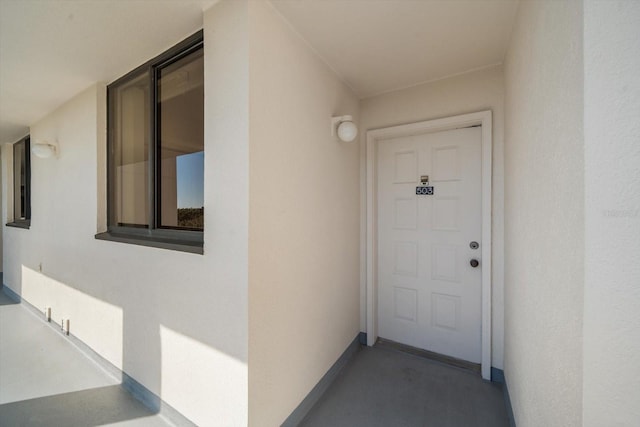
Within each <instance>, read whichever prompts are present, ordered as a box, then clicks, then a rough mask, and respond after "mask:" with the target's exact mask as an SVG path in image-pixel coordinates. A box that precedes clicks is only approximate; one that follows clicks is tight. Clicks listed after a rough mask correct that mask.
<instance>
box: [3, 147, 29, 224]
mask: <svg viewBox="0 0 640 427" xmlns="http://www.w3.org/2000/svg"><path fill="white" fill-rule="evenodd" d="M20 144H24V148H23V150H24V151H23V152H24V169H25V171H24V172H25V190H24V192H25V207H24V210H25V218H24V219H23V218H16V217H15V216H16V203H17V202H18V201H19V200H20V198H19V197H18V195H16V194H15V188H16V184H15V183H16V175H17V172H18V171H16V167H15V164H16V160H15V157H16V147H17V146H18V145H20ZM12 169H13V179H12V180H11V182H12V184H13V193H14V194H13V212H12V216H13V221H11V222H8V223H7V225H8V226H9V227H17V228H25V229H29V227H31V138H30V136H29V135H27V136H25V137H24V138H22V139H21V140H20V141H17V142H15V143H14V144H13V168H12Z"/></svg>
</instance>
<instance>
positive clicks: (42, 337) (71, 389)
mask: <svg viewBox="0 0 640 427" xmlns="http://www.w3.org/2000/svg"><path fill="white" fill-rule="evenodd" d="M98 425H109V426H140V427H156V426H167V425H170V424H169V423H168V422H167V421H166V420H165V419H164V418H163V417H162V416H161V415H160V414H155V413H153V412H152V411H150V410H149V409H147V408H146V407H145V406H144V405H142V404H141V403H140V402H139V401H137V400H135V399H134V398H133V397H132V396H131V395H130V394H129V393H128V392H127V391H125V390H124V389H123V388H122V387H121V386H120V381H119V379H117V378H114V377H113V376H112V375H110V374H108V373H107V372H106V371H104V370H103V369H101V368H100V367H99V365H98V364H96V363H95V362H94V361H92V360H91V359H89V358H88V357H87V356H85V355H84V354H83V353H82V352H81V351H80V350H79V349H77V348H76V347H75V346H74V345H73V344H72V343H70V342H69V340H68V339H67V338H66V337H65V336H63V335H62V334H61V333H60V332H58V331H57V330H56V329H55V328H52V327H51V325H50V324H48V323H46V322H44V320H43V318H38V317H37V316H36V315H35V314H34V313H33V312H31V311H30V310H28V309H27V308H25V307H24V306H23V305H22V304H18V303H16V302H14V301H12V300H11V299H10V298H9V297H8V296H7V295H6V294H5V293H4V292H2V291H0V426H2V427H14V426H15V427H17V426H21V427H23V426H25V427H26V426H47V427H75V426H78V427H81V426H82V427H87V426H98Z"/></svg>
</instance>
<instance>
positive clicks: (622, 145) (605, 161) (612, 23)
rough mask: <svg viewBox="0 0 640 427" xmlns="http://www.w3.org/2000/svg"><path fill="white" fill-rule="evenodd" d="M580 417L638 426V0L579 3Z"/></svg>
mask: <svg viewBox="0 0 640 427" xmlns="http://www.w3.org/2000/svg"><path fill="white" fill-rule="evenodd" d="M584 52H585V57H584V62H585V64H584V65H585V73H584V86H585V99H584V102H585V190H586V244H587V245H586V253H585V295H584V299H585V304H584V403H583V407H584V409H583V414H584V416H583V419H584V426H588V427H598V426H639V425H640V262H639V260H640V2H637V1H593V0H587V1H585V5H584Z"/></svg>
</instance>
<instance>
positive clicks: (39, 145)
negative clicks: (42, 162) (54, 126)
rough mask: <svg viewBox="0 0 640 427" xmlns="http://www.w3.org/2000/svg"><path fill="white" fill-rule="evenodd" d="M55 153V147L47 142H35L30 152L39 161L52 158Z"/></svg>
mask: <svg viewBox="0 0 640 427" xmlns="http://www.w3.org/2000/svg"><path fill="white" fill-rule="evenodd" d="M56 151H57V148H56V146H55V145H54V144H50V143H48V142H36V143H35V144H33V145H32V146H31V152H32V153H33V154H35V155H36V156H37V157H40V158H41V159H47V158H49V157H52V156H53V155H54V154H56Z"/></svg>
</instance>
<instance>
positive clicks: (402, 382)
mask: <svg viewBox="0 0 640 427" xmlns="http://www.w3.org/2000/svg"><path fill="white" fill-rule="evenodd" d="M508 425H509V424H508V420H507V412H506V408H505V404H504V398H503V393H502V386H501V385H500V384H495V383H491V382H488V381H483V380H482V378H481V377H480V375H479V374H477V373H475V372H471V371H467V370H464V369H460V368H456V367H451V366H448V365H445V364H442V363H440V362H436V361H433V360H429V359H425V358H423V357H420V356H415V355H411V354H408V353H404V352H401V351H398V350H394V349H390V348H384V347H375V346H374V347H364V348H362V349H361V350H360V351H359V352H358V353H356V354H355V355H354V356H353V358H352V359H351V360H350V361H349V363H348V364H347V365H346V366H345V368H344V369H343V370H342V372H341V373H340V375H339V377H338V378H337V379H336V381H335V382H334V383H333V384H332V385H331V386H330V387H329V389H328V390H327V392H326V393H325V394H324V395H323V396H322V397H321V398H320V400H319V401H318V403H317V404H316V405H315V406H314V407H313V408H312V409H311V411H310V412H309V414H308V415H307V416H306V418H305V419H304V420H303V422H302V423H301V426H303V427H342V426H344V427H359V426H363V427H364V426H366V427H378V426H379V427H418V426H420V427H422V426H425V427H427V426H428V427H473V426H477V427H480V426H487V427H502V426H504V427H506V426H508Z"/></svg>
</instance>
